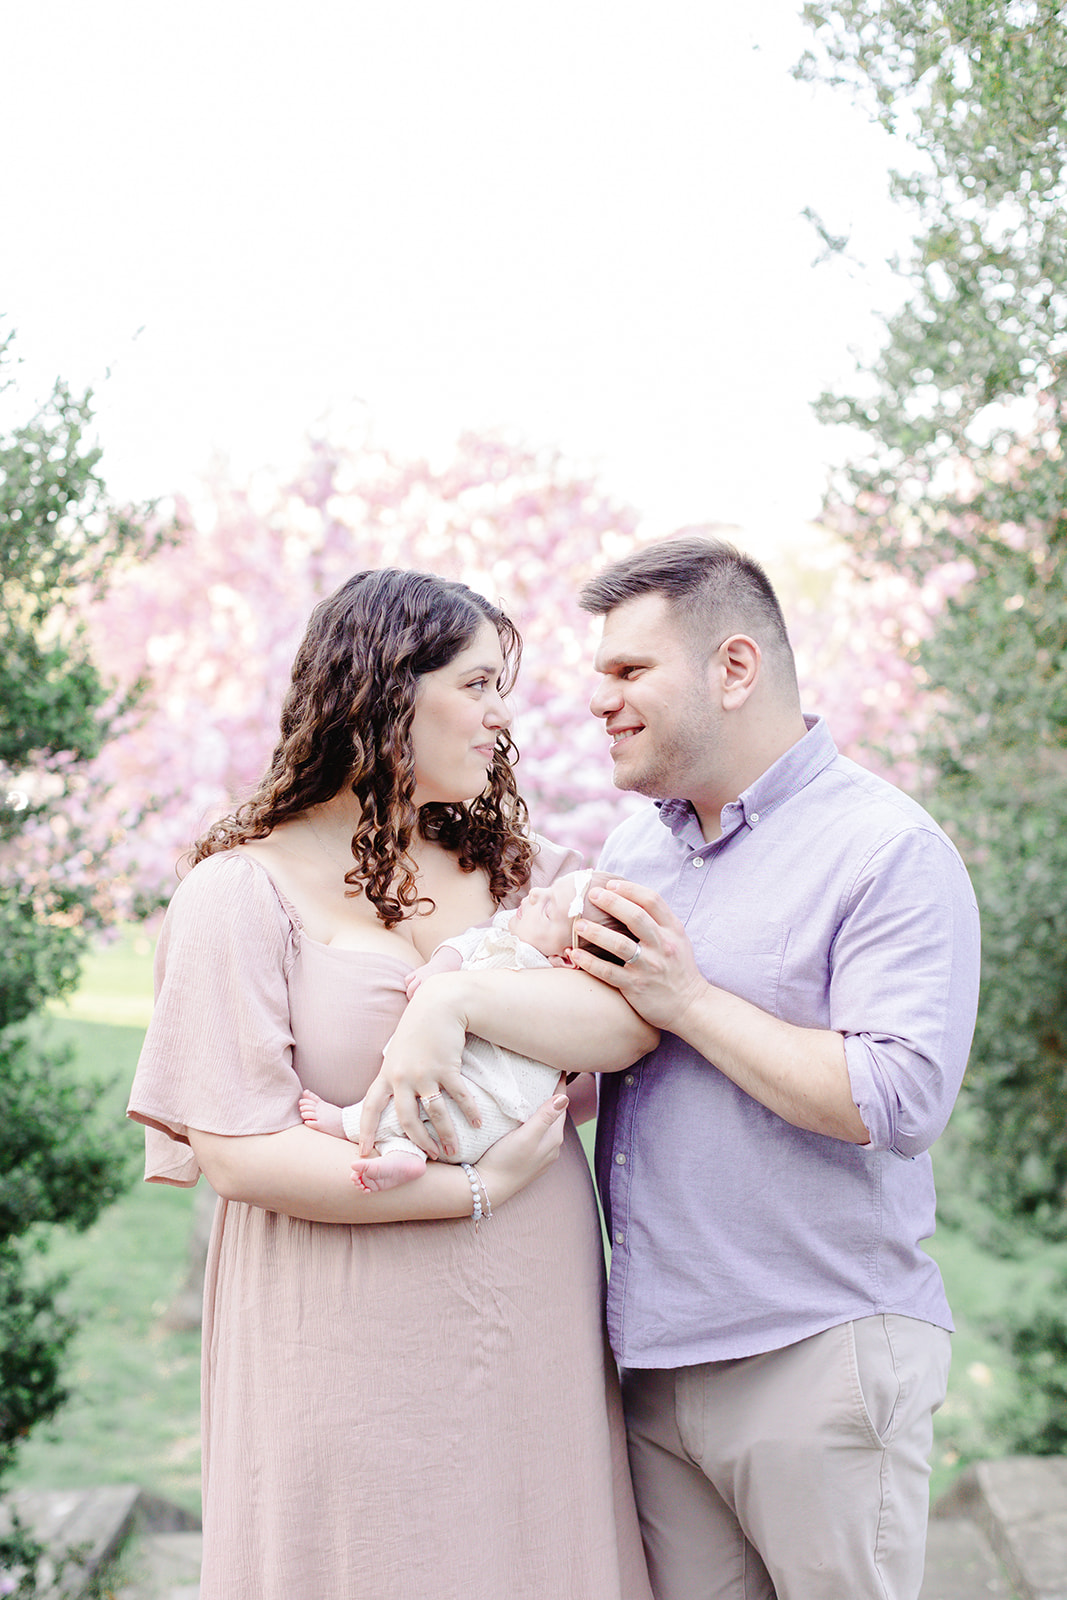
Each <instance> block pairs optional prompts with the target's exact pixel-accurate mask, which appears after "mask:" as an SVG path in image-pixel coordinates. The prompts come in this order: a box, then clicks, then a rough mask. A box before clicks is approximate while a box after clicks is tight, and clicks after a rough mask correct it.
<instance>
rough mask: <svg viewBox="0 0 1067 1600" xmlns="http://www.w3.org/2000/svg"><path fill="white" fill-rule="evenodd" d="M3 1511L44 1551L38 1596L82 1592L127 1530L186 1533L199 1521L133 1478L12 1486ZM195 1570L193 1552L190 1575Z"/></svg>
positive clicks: (1, 1516)
mask: <svg viewBox="0 0 1067 1600" xmlns="http://www.w3.org/2000/svg"><path fill="white" fill-rule="evenodd" d="M9 1511H14V1512H15V1513H16V1515H17V1516H18V1518H19V1519H20V1521H21V1522H22V1523H23V1524H24V1526H25V1527H26V1529H27V1530H28V1532H29V1533H31V1534H32V1535H33V1537H34V1538H35V1539H37V1540H38V1541H39V1542H40V1543H41V1544H43V1545H44V1547H45V1550H46V1552H47V1555H46V1560H45V1562H44V1564H43V1570H42V1571H40V1572H39V1575H38V1582H39V1584H40V1586H41V1595H42V1600H75V1597H76V1596H79V1595H82V1594H84V1593H85V1592H86V1590H87V1589H89V1588H90V1586H91V1585H92V1584H93V1583H94V1580H95V1579H96V1578H97V1576H98V1575H99V1574H101V1573H103V1572H104V1571H109V1570H110V1569H111V1565H112V1563H113V1562H114V1561H115V1560H116V1558H117V1557H118V1556H119V1553H120V1552H121V1551H122V1550H123V1549H124V1547H125V1546H126V1545H127V1543H128V1541H129V1540H130V1539H131V1536H133V1535H137V1536H138V1537H140V1538H147V1537H148V1536H150V1535H164V1534H175V1533H190V1532H193V1531H194V1530H196V1529H198V1528H199V1526H200V1522H199V1518H197V1517H195V1516H193V1515H192V1514H191V1513H190V1512H188V1511H184V1510H183V1509H182V1508H181V1507H180V1506H175V1505H172V1504H170V1502H169V1501H165V1500H160V1499H159V1498H158V1497H157V1496H156V1495H151V1494H147V1493H146V1492H145V1491H144V1490H143V1489H139V1488H138V1487H137V1485H136V1484H109V1485H105V1486H104V1487H102V1488H97V1489H16V1490H13V1491H12V1492H11V1493H10V1494H8V1495H6V1496H5V1497H4V1499H3V1501H0V1521H3V1520H5V1519H6V1518H7V1515H8V1513H9ZM197 1536H198V1535H197ZM198 1572H199V1554H197V1556H196V1569H195V1572H194V1578H195V1576H196V1575H197V1574H198ZM190 1600H191V1597H190Z"/></svg>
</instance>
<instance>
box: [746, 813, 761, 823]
mask: <svg viewBox="0 0 1067 1600" xmlns="http://www.w3.org/2000/svg"><path fill="white" fill-rule="evenodd" d="M748 820H749V822H758V821H759V812H758V811H753V812H752V814H751V816H750V817H749V819H748Z"/></svg>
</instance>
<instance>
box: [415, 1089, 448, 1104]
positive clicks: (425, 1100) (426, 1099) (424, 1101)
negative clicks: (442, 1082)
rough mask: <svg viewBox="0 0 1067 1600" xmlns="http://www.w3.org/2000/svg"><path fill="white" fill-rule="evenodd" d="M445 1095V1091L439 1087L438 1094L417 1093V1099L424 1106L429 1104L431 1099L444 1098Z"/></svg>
mask: <svg viewBox="0 0 1067 1600" xmlns="http://www.w3.org/2000/svg"><path fill="white" fill-rule="evenodd" d="M444 1097H445V1096H444V1091H443V1090H441V1089H438V1091H437V1093H436V1094H420V1095H416V1099H417V1100H418V1101H419V1102H420V1104H422V1105H424V1106H428V1105H429V1103H430V1101H431V1100H443V1099H444Z"/></svg>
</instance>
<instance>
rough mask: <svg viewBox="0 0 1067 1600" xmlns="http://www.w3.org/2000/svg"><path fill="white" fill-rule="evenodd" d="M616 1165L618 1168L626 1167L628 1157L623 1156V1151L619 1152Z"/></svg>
mask: <svg viewBox="0 0 1067 1600" xmlns="http://www.w3.org/2000/svg"><path fill="white" fill-rule="evenodd" d="M615 1165H616V1166H617V1167H624V1166H625V1165H626V1157H625V1156H624V1155H623V1153H622V1151H621V1150H620V1151H619V1154H618V1155H617V1156H616V1157H615Z"/></svg>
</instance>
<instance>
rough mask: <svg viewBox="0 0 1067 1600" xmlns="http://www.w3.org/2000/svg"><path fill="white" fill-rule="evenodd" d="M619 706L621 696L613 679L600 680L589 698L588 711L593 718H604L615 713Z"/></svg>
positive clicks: (604, 678)
mask: <svg viewBox="0 0 1067 1600" xmlns="http://www.w3.org/2000/svg"><path fill="white" fill-rule="evenodd" d="M621 704H622V696H621V693H620V691H619V686H618V684H617V683H616V682H615V680H614V678H607V677H603V678H600V679H599V680H598V682H597V686H596V688H595V689H594V690H593V693H592V694H591V695H590V697H589V709H590V711H591V712H592V713H593V715H594V717H606V716H607V715H608V714H609V713H610V712H612V711H617V710H618V708H619V706H620V705H621Z"/></svg>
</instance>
